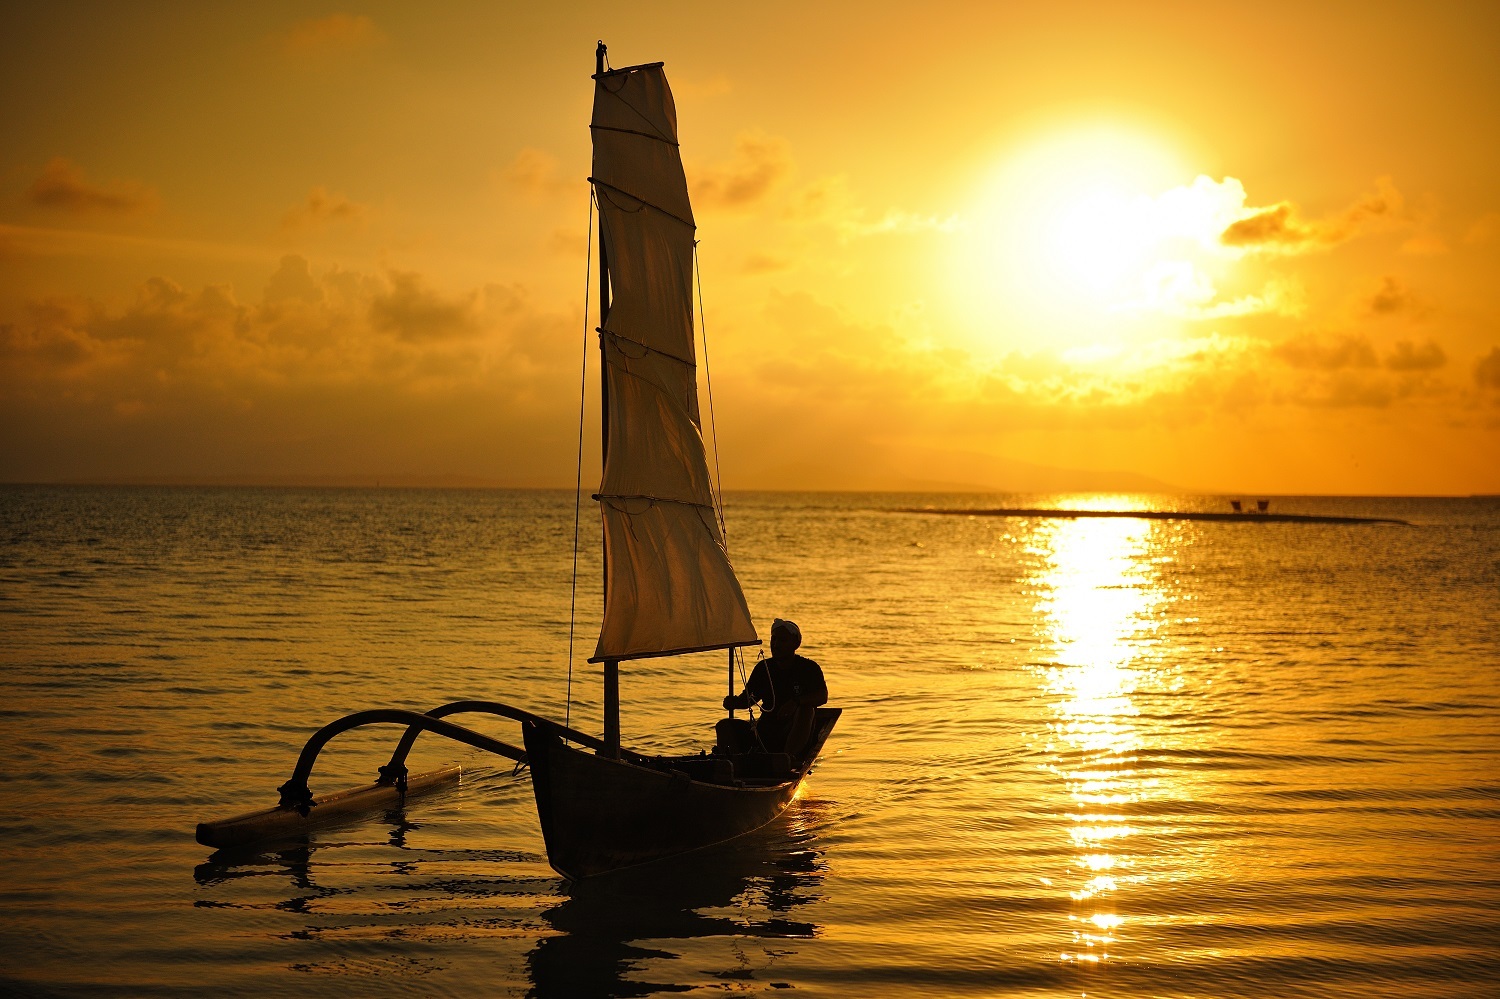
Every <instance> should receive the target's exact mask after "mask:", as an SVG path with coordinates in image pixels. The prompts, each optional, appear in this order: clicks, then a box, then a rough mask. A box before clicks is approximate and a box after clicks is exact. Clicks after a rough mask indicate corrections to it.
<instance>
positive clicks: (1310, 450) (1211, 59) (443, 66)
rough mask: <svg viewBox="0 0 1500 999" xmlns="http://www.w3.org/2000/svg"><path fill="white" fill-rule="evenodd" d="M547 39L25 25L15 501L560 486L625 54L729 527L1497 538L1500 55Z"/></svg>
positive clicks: (5, 116) (725, 27)
mask: <svg viewBox="0 0 1500 999" xmlns="http://www.w3.org/2000/svg"><path fill="white" fill-rule="evenodd" d="M540 7H541V5H521V4H496V3H478V2H475V3H443V4H439V5H436V6H435V7H433V8H431V9H429V8H421V9H419V8H417V7H414V6H411V5H403V4H395V3H372V4H362V5H359V6H356V7H347V8H340V7H331V8H330V7H315V6H310V5H308V4H302V3H277V2H267V3H260V4H254V5H244V6H242V7H239V8H224V7H219V6H217V5H210V6H204V5H201V4H187V3H182V4H154V5H150V6H148V7H145V8H139V9H137V8H135V7H132V6H131V5H118V4H104V3H95V4H68V5H41V4H34V5H20V4H12V5H8V6H7V7H6V8H5V10H4V11H3V12H0V87H3V100H0V121H3V126H0V134H4V135H5V136H6V142H5V143H4V145H3V147H0V425H3V428H4V429H3V431H0V480H4V481H11V482H38V481H42V482H51V481H86V482H97V481H121V482H151V481H176V482H286V483H298V482H330V483H337V482H351V483H353V482H373V481H384V482H388V483H403V482H405V483H491V484H497V485H517V486H571V484H572V482H573V473H574V454H575V451H574V448H575V446H576V436H575V435H576V433H577V423H576V420H577V404H578V390H579V381H578V377H579V362H580V359H581V357H582V353H583V342H584V341H583V337H584V323H585V319H584V313H583V309H584V303H585V298H584V285H583V281H584V267H585V258H586V253H585V248H586V245H587V225H586V220H587V217H588V197H589V191H588V185H587V183H586V181H585V178H586V177H587V175H588V171H589V131H588V119H589V106H590V102H591V100H592V93H593V91H592V82H591V80H590V78H589V74H590V73H591V72H592V70H593V47H594V42H595V40H596V39H598V38H603V39H604V40H605V41H606V42H607V43H608V44H609V46H610V57H611V60H612V61H613V63H614V65H616V66H623V65H628V64H632V63H638V62H653V61H658V60H661V61H665V62H666V65H667V72H668V75H669V78H670V80H671V82H672V85H673V88H674V91H675V93H676V97H677V106H678V116H679V122H680V131H681V138H682V150H683V156H684V159H685V161H686V163H687V169H688V182H689V189H690V192H691V194H692V196H693V199H694V206H695V209H696V213H697V216H698V223H699V238H700V240H701V245H700V248H699V253H700V260H701V267H702V272H703V281H704V286H703V294H704V303H705V305H706V308H707V326H708V333H709V337H710V339H709V350H710V360H711V362H712V374H713V395H714V400H715V402H716V403H717V414H716V425H717V432H718V438H719V441H720V444H721V445H722V449H723V454H722V464H723V475H724V484H725V486H726V487H728V488H790V489H799V488H815V489H939V488H955V489H957V488H965V489H987V490H1017V491H1055V490H1137V489H1160V490H1190V491H1212V492H1259V493H1265V494H1272V493H1375V494H1429V493H1431V494H1468V493H1500V292H1497V288H1500V193H1497V190H1500V189H1497V179H1500V131H1497V130H1496V129H1495V128H1494V127H1493V123H1494V122H1495V121H1500V60H1496V59H1495V58H1494V39H1495V38H1496V37H1497V34H1500V14H1497V13H1496V12H1495V9H1494V8H1492V7H1490V6H1488V5H1483V4H1416V3H1411V4H1369V3H1362V4H1340V3H1326V4H1315V5H1306V4H1275V3H1272V4H1265V3H1257V4H1248V3H1246V4H1213V3H1209V4H1177V3H1159V4H1154V5H1153V4H1086V3H1082V4H1080V3H1061V4H1022V5H1003V6H1002V5H993V4H972V5H966V4H935V5H930V6H922V5H913V4H905V3H903V4H895V3H890V4H886V3H860V4H857V5H856V4H826V5H824V4H781V3H769V4H756V5H748V6H747V5H740V6H739V7H720V6H715V5H709V6H704V5H699V4H668V5H657V6H652V7H650V8H647V9H628V8H620V7H619V6H618V5H608V6H606V5H602V4H599V5H588V4H578V5H569V9H568V10H566V11H562V12H558V11H549V10H542V9H540ZM590 308H591V312H592V304H591V305H590ZM596 322H597V316H593V315H591V316H590V320H589V325H590V328H591V327H592V325H594V324H595V323H596ZM590 343H591V344H592V340H590ZM590 365H591V369H592V368H593V367H594V366H595V365H596V361H595V359H594V358H593V357H590ZM590 395H591V398H590V413H591V418H596V416H595V415H594V413H593V399H592V390H591V392H590ZM596 438H597V432H596V431H595V432H591V433H589V434H588V435H587V440H588V441H589V443H590V445H591V446H596V443H597V442H596ZM588 474H589V473H588V472H586V473H585V476H586V477H587V476H588Z"/></svg>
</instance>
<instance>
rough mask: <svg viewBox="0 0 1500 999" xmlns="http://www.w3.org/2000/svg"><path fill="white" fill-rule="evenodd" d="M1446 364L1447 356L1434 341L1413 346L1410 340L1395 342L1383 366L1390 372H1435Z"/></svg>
mask: <svg viewBox="0 0 1500 999" xmlns="http://www.w3.org/2000/svg"><path fill="white" fill-rule="evenodd" d="M1447 363H1448V355H1447V354H1446V353H1444V352H1443V348H1442V347H1439V346H1438V345H1437V342H1436V341H1435V340H1427V341H1425V342H1424V343H1420V344H1413V343H1412V342H1411V341H1410V340H1398V341H1396V348H1395V350H1393V351H1392V352H1391V353H1390V354H1389V355H1387V357H1386V359H1385V366H1386V367H1387V368H1389V369H1390V370H1392V371H1410V372H1416V371H1436V370H1437V369H1438V368H1441V367H1442V366H1443V365H1445V364H1447Z"/></svg>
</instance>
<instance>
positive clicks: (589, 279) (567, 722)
mask: <svg viewBox="0 0 1500 999" xmlns="http://www.w3.org/2000/svg"><path fill="white" fill-rule="evenodd" d="M601 44H602V43H601ZM585 232H586V233H587V236H586V242H587V245H588V249H587V251H586V252H585V253H584V260H583V363H582V364H581V365H579V375H578V470H577V477H576V478H575V480H574V482H573V585H572V593H571V594H570V596H569V599H568V693H567V701H566V703H565V704H564V705H563V726H564V727H569V726H571V725H572V722H573V635H574V630H575V627H576V624H577V621H578V525H579V522H580V520H581V519H582V508H583V417H584V406H585V402H586V400H587V398H588V376H589V288H590V286H591V285H592V283H593V277H594V188H593V185H592V184H591V185H589V221H588V228H587V229H586V230H585Z"/></svg>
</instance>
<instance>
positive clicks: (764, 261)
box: [740, 253, 791, 274]
mask: <svg viewBox="0 0 1500 999" xmlns="http://www.w3.org/2000/svg"><path fill="white" fill-rule="evenodd" d="M790 266H791V261H790V260H788V259H787V258H786V257H784V256H780V255H778V254H774V253H751V254H749V255H747V256H746V257H745V260H744V263H743V264H742V265H741V267H740V270H741V271H742V272H743V273H745V274H773V273H775V272H777V271H784V270H786V269H787V268H788V267H790Z"/></svg>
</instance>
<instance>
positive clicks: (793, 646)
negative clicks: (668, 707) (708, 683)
mask: <svg viewBox="0 0 1500 999" xmlns="http://www.w3.org/2000/svg"><path fill="white" fill-rule="evenodd" d="M801 644H802V629H801V628H798V627H797V625H796V624H794V623H793V622H791V621H783V620H782V619H781V618H779V617H778V618H777V619H776V620H774V621H772V622H771V658H769V659H762V660H761V661H760V662H758V663H756V664H755V669H754V670H752V671H751V673H750V680H749V681H748V682H747V683H746V684H745V689H744V691H743V692H741V693H739V694H731V695H729V696H728V697H725V698H724V707H725V708H727V709H729V710H731V711H733V710H734V709H735V708H748V707H749V706H750V705H751V704H752V703H759V704H760V707H761V716H760V721H759V723H758V724H757V725H756V733H757V734H758V735H759V737H760V743H761V745H762V746H763V747H764V748H765V751H766V752H768V753H786V754H787V755H789V756H790V757H791V758H792V759H793V760H794V761H796V760H800V759H801V756H802V754H803V752H804V751H806V749H807V743H808V740H809V739H810V738H811V737H812V730H813V716H814V710H815V709H816V708H817V707H818V705H820V704H827V703H828V685H827V684H826V683H824V682H823V669H822V667H820V666H819V665H818V664H817V663H815V662H813V661H812V660H811V659H805V658H803V657H802V656H799V655H797V648H798V646H800V645H801Z"/></svg>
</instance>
